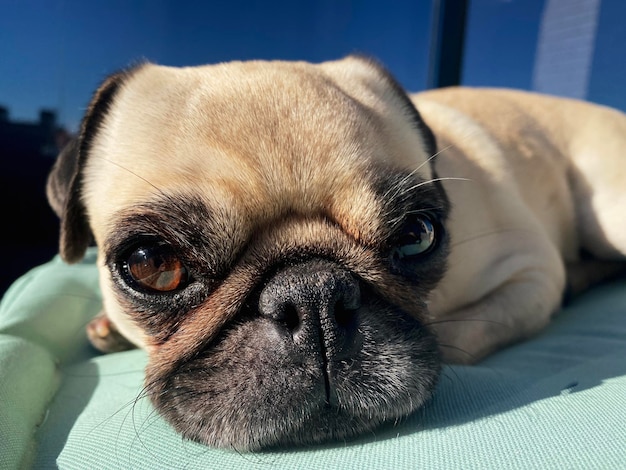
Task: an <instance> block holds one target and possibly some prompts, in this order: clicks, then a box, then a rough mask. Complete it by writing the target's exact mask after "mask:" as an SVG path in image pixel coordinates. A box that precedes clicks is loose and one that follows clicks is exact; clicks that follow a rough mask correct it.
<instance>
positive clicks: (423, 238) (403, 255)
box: [391, 215, 437, 261]
mask: <svg viewBox="0 0 626 470" xmlns="http://www.w3.org/2000/svg"><path fill="white" fill-rule="evenodd" d="M436 241H437V229H436V227H435V224H434V223H433V221H432V219H431V218H430V217H429V216H427V215H411V216H409V217H408V218H407V220H406V222H405V224H404V227H403V229H402V232H401V234H400V236H399V237H398V239H397V240H396V242H395V247H394V249H393V251H392V253H391V255H392V257H393V259H394V261H401V260H412V259H415V258H417V257H419V256H422V255H424V254H426V253H428V252H429V251H430V250H432V249H433V247H434V246H435V244H436Z"/></svg>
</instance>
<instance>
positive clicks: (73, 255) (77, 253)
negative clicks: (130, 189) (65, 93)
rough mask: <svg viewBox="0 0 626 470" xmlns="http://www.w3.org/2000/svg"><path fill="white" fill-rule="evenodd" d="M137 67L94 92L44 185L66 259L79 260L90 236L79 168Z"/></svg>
mask: <svg viewBox="0 0 626 470" xmlns="http://www.w3.org/2000/svg"><path fill="white" fill-rule="evenodd" d="M137 68H138V67H135V68H133V69H130V70H128V71H123V72H119V73H116V74H114V75H111V76H110V77H109V78H107V79H106V80H105V81H104V83H103V84H102V85H101V86H100V88H98V90H97V91H96V92H95V93H94V95H93V97H92V99H91V102H90V104H89V107H88V108H87V112H86V113H85V116H84V118H83V120H82V123H81V128H80V133H79V135H78V137H77V138H76V139H74V140H72V141H71V142H70V143H69V144H68V145H67V146H66V147H65V148H64V149H63V151H62V152H61V153H60V154H59V157H58V158H57V161H56V162H55V164H54V166H53V168H52V171H51V173H50V175H49V176H48V183H47V186H46V195H47V196H48V202H49V204H50V206H51V207H52V209H53V210H54V212H55V213H56V214H57V215H58V216H59V218H60V219H61V233H60V240H59V253H60V254H61V258H63V260H64V261H66V262H68V263H75V262H77V261H80V260H81V259H82V257H83V256H84V255H85V250H86V249H87V247H88V246H89V243H90V242H91V240H92V238H93V236H92V234H91V230H90V228H89V221H88V220H87V214H86V210H85V206H84V204H83V201H82V200H81V190H82V179H83V178H82V170H83V168H84V166H85V162H86V161H87V158H88V154H89V152H90V150H91V144H92V142H93V138H94V136H95V134H96V133H97V132H98V129H99V127H100V125H101V123H102V121H103V120H104V117H105V116H106V114H107V112H108V111H109V109H110V107H111V103H112V102H113V99H114V97H115V94H116V93H117V91H118V90H119V88H120V86H121V85H122V83H124V81H125V80H126V79H128V77H129V76H130V75H131V74H132V73H134V72H135V71H136V70H137Z"/></svg>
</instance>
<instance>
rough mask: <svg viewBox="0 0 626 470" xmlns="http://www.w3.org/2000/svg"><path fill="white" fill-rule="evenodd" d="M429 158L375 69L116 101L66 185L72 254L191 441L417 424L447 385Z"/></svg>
mask: <svg viewBox="0 0 626 470" xmlns="http://www.w3.org/2000/svg"><path fill="white" fill-rule="evenodd" d="M433 147H434V143H433V142H432V136H430V135H429V131H428V129H427V128H426V127H425V125H424V123H423V122H422V121H421V119H420V117H419V115H418V113H417V111H416V110H415V109H414V108H413V107H412V105H411V104H410V101H409V100H408V98H407V97H406V95H404V94H403V92H402V91H401V90H400V88H399V87H398V86H397V85H396V84H395V82H394V81H393V79H391V78H390V77H389V76H388V75H387V74H386V73H385V72H384V71H383V70H381V69H380V68H379V67H378V66H376V65H375V64H373V63H371V62H368V61H365V60H363V59H357V58H348V59H345V60H343V61H339V62H333V63H325V64H321V65H311V64H300V63H290V64H289V63H258V62H251V63H230V64H223V65H217V66H209V67H201V68H190V69H171V68H166V67H158V66H153V65H144V66H141V67H138V68H136V69H134V70H132V71H130V72H127V73H124V74H120V75H116V76H113V77H112V78H110V79H109V80H108V81H107V82H105V84H104V85H103V86H102V87H101V88H100V90H99V91H98V92H97V93H96V95H95V97H94V99H93V101H92V103H91V106H90V108H89V110H88V113H87V115H86V117H85V119H84V121H83V126H82V131H81V135H80V137H79V139H78V140H77V141H76V142H75V143H74V144H73V145H72V147H70V148H69V149H68V150H67V151H66V152H65V154H64V155H62V157H61V159H60V160H59V162H58V163H57V166H56V169H55V172H54V173H53V175H52V176H51V179H50V194H51V199H52V204H53V206H54V207H55V208H56V210H57V212H58V213H59V214H60V215H61V217H62V234H61V253H62V255H63V256H64V257H65V258H66V259H67V260H68V261H74V260H77V259H79V258H80V257H81V256H82V254H83V252H84V250H85V248H86V246H87V244H88V243H89V240H90V237H91V236H93V238H94V239H95V241H96V243H97V245H98V246H99V269H100V274H101V285H102V290H103V297H104V308H105V311H106V313H107V315H108V316H109V317H110V319H111V320H112V321H113V322H114V323H115V324H116V325H117V327H118V329H119V330H120V331H121V332H122V333H123V334H124V335H125V336H126V337H128V338H129V339H130V340H131V341H133V342H134V343H135V344H137V345H139V346H143V347H145V348H146V349H147V351H148V354H149V364H148V367H147V376H146V387H147V388H146V390H147V393H148V395H149V396H150V397H151V399H152V401H153V403H154V404H155V406H156V408H157V409H158V410H159V411H160V412H161V414H162V415H163V416H165V417H166V418H167V419H168V420H169V421H170V422H171V423H172V424H173V426H174V427H175V428H176V429H177V430H178V431H179V432H181V433H182V434H183V435H184V436H187V437H189V438H191V439H194V440H198V441H201V442H204V443H207V444H209V445H216V446H223V447H234V448H237V449H258V448H263V447H268V446H275V445H281V444H303V443H312V442H320V441H324V440H329V439H343V438H347V437H349V436H352V435H355V434H358V433H362V432H364V431H366V430H369V429H372V428H373V427H375V426H377V425H379V424H380V423H382V422H385V421H390V420H395V419H398V418H400V417H402V416H404V415H406V414H408V413H410V412H412V411H413V410H415V409H417V408H419V407H420V406H421V405H422V404H423V403H424V402H425V400H427V399H428V397H429V396H430V394H431V391H432V389H433V388H434V385H435V382H436V379H437V376H438V372H439V367H440V365H439V362H440V361H439V353H438V348H437V344H436V341H435V338H434V336H433V335H432V333H431V332H430V331H429V329H428V325H427V324H428V312H427V309H426V305H425V302H426V299H427V295H428V293H429V291H430V290H431V289H432V288H433V287H434V286H435V284H436V283H437V281H438V280H439V279H440V278H441V277H442V275H443V272H444V267H445V259H446V253H447V240H446V237H445V231H444V229H443V224H444V220H445V217H446V214H447V210H448V209H447V200H446V197H445V194H444V193H443V191H442V189H441V187H440V186H439V184H438V183H437V182H435V181H432V180H433V179H434V178H435V175H434V172H433V170H432V168H431V164H430V161H429V157H430V156H431V155H432V153H433V152H434V149H433Z"/></svg>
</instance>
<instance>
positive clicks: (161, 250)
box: [125, 245, 189, 292]
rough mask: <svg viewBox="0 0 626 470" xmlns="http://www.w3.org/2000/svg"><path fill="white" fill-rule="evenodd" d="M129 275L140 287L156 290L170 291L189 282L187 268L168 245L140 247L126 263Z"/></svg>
mask: <svg viewBox="0 0 626 470" xmlns="http://www.w3.org/2000/svg"><path fill="white" fill-rule="evenodd" d="M125 269H126V272H127V273H128V275H129V276H130V277H131V278H132V279H133V281H135V282H136V283H137V285H139V286H140V287H142V288H144V289H146V290H150V291H156V292H170V291H173V290H176V289H180V288H182V287H184V286H185V284H187V281H188V279H189V274H188V272H187V268H186V267H185V265H184V264H183V263H182V261H181V260H180V259H178V257H176V255H175V254H174V253H172V250H171V249H170V248H169V247H168V246H167V245H154V246H145V247H143V246H142V247H139V248H137V249H136V250H135V251H133V252H132V253H131V254H130V256H129V257H128V260H127V261H126V264H125Z"/></svg>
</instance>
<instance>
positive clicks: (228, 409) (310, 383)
mask: <svg viewBox="0 0 626 470" xmlns="http://www.w3.org/2000/svg"><path fill="white" fill-rule="evenodd" d="M258 299H259V300H258V311H257V314H256V315H242V317H241V318H239V319H238V320H237V321H236V322H233V323H232V324H231V325H230V326H229V327H228V328H225V329H224V331H223V332H222V333H221V334H220V335H219V337H218V338H217V339H216V341H215V342H213V343H212V345H211V346H210V347H208V348H206V349H205V350H204V351H202V352H201V353H200V354H198V355H197V357H195V358H194V359H192V360H189V361H188V362H186V363H184V364H181V365H179V366H178V368H177V369H176V370H175V371H173V372H170V373H168V374H166V375H163V376H156V374H155V376H150V374H149V375H148V379H147V380H148V384H149V388H150V390H151V396H152V399H153V402H154V403H155V405H156V407H157V409H158V410H159V411H160V412H161V414H163V415H164V416H165V417H166V418H167V419H168V420H169V421H170V422H171V423H172V424H173V426H174V427H175V428H176V429H177V431H179V432H180V433H181V434H183V435H184V436H185V437H187V438H190V439H193V440H196V441H200V442H203V443H205V444H208V445H212V446H218V447H229V448H236V449H238V450H257V449H262V448H268V447H275V446H280V445H305V444H311V443H319V442H324V441H328V440H337V439H347V438H349V437H352V436H355V435H358V434H361V433H363V432H365V431H368V430H371V429H373V428H375V427H377V426H379V425H380V424H381V423H383V422H387V421H392V420H398V419H399V418H402V417H403V416H406V415H407V414H409V413H411V412H412V411H414V410H416V409H417V408H419V407H421V406H422V405H423V404H424V402H425V401H426V400H427V399H428V398H429V397H430V394H431V392H432V390H433V388H434V385H435V383H436V380H437V376H438V373H439V368H440V364H439V354H438V350H437V345H436V341H435V339H434V337H433V335H432V334H431V333H430V332H429V331H428V330H427V329H426V328H424V326H423V325H422V324H421V323H420V322H419V321H418V320H416V319H415V317H414V316H411V315H408V314H407V313H405V312H403V311H402V310H400V309H398V308H397V307H394V306H393V305H391V304H389V303H388V302H386V301H385V300H383V299H381V298H380V297H379V296H377V295H376V294H375V293H374V292H373V291H372V290H370V289H369V288H368V287H367V286H366V285H364V284H363V283H361V282H360V281H359V280H357V279H356V278H355V277H354V276H353V275H352V274H351V273H349V272H348V271H346V270H344V269H342V268H340V267H338V266H337V265H335V264H333V263H330V262H325V261H311V262H307V263H303V264H301V265H297V266H294V267H290V268H288V269H285V270H283V271H281V272H280V273H279V274H277V275H276V276H274V277H272V279H271V280H270V281H269V282H268V283H267V284H266V285H265V286H264V287H263V289H262V290H261V292H260V295H259V296H258ZM149 370H150V369H149Z"/></svg>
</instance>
